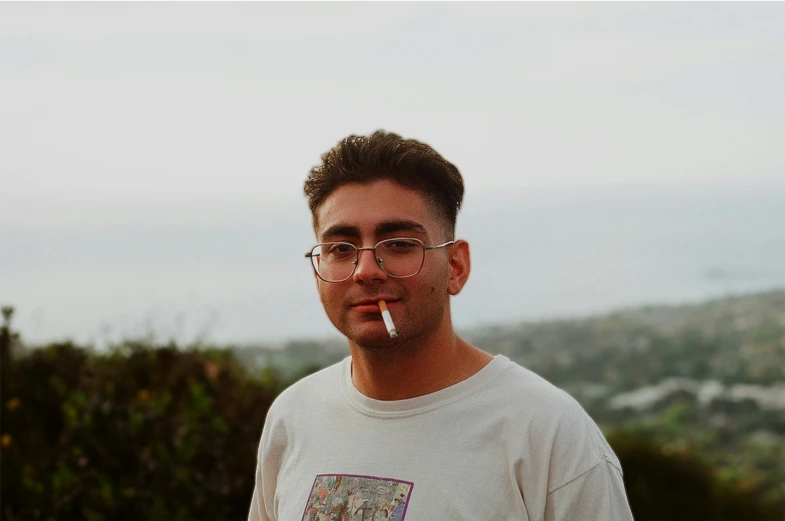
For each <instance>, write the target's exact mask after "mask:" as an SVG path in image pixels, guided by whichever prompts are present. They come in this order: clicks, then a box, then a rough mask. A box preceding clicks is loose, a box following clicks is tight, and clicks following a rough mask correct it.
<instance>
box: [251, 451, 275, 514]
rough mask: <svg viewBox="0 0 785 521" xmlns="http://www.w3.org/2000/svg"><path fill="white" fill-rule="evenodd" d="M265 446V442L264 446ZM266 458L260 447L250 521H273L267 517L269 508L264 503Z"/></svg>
mask: <svg viewBox="0 0 785 521" xmlns="http://www.w3.org/2000/svg"><path fill="white" fill-rule="evenodd" d="M260 445H263V442H262V444H260ZM263 463H264V457H263V455H262V450H261V446H260V450H259V460H258V462H257V464H256V479H255V483H254V487H253V496H251V508H250V510H249V511H248V521H271V519H270V517H269V516H268V515H267V508H266V507H265V501H264V473H263Z"/></svg>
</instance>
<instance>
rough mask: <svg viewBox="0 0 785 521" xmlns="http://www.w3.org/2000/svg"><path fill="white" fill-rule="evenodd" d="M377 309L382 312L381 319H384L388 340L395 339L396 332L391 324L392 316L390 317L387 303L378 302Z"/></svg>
mask: <svg viewBox="0 0 785 521" xmlns="http://www.w3.org/2000/svg"><path fill="white" fill-rule="evenodd" d="M379 309H380V310H381V311H382V319H384V325H385V326H386V327H387V332H388V333H389V334H390V338H395V337H397V336H398V331H396V330H395V324H393V321H392V315H390V310H389V309H387V302H385V301H383V300H380V301H379Z"/></svg>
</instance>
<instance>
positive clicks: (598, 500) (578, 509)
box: [543, 459, 632, 521]
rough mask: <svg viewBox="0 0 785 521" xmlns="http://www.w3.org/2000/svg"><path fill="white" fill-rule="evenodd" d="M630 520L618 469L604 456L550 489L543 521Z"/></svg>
mask: <svg viewBox="0 0 785 521" xmlns="http://www.w3.org/2000/svg"><path fill="white" fill-rule="evenodd" d="M587 519H602V520H605V521H632V512H631V511H630V506H629V504H628V503H627V496H626V494H625V492H624V481H623V480H622V474H621V469H619V468H618V467H617V466H616V465H614V464H613V463H612V462H611V461H609V460H607V459H602V460H600V462H599V463H597V464H596V465H595V466H593V467H592V468H590V469H589V470H587V471H586V472H584V473H583V474H581V475H579V476H577V477H576V478H574V479H572V480H571V481H569V482H567V483H565V484H564V485H562V486H560V487H559V488H557V489H556V490H553V491H551V492H550V493H549V494H548V497H547V498H546V503H545V517H544V520H543V521H585V520H587Z"/></svg>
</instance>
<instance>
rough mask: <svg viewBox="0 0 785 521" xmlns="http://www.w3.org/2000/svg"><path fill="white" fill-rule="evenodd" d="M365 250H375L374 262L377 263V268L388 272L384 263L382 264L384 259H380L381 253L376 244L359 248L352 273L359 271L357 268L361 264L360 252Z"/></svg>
mask: <svg viewBox="0 0 785 521" xmlns="http://www.w3.org/2000/svg"><path fill="white" fill-rule="evenodd" d="M377 246H378V245H377ZM364 251H371V252H373V261H374V264H375V265H376V267H377V268H379V269H381V270H382V271H384V272H385V273H387V272H386V271H385V269H384V265H383V264H382V259H380V258H379V255H378V254H377V253H376V246H368V247H365V248H357V257H356V258H355V259H354V270H353V271H352V274H354V273H356V272H357V268H358V267H359V266H360V254H361V253H362V252H364Z"/></svg>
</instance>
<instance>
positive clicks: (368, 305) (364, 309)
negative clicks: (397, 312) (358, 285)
mask: <svg viewBox="0 0 785 521" xmlns="http://www.w3.org/2000/svg"><path fill="white" fill-rule="evenodd" d="M380 300H383V301H385V302H387V304H388V305H389V304H392V303H393V302H396V300H394V299H391V298H384V297H377V298H369V299H362V300H358V301H357V302H355V303H354V304H352V305H351V308H352V310H353V311H357V312H358V313H376V314H378V315H381V313H382V312H381V310H380V309H379V301H380Z"/></svg>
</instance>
